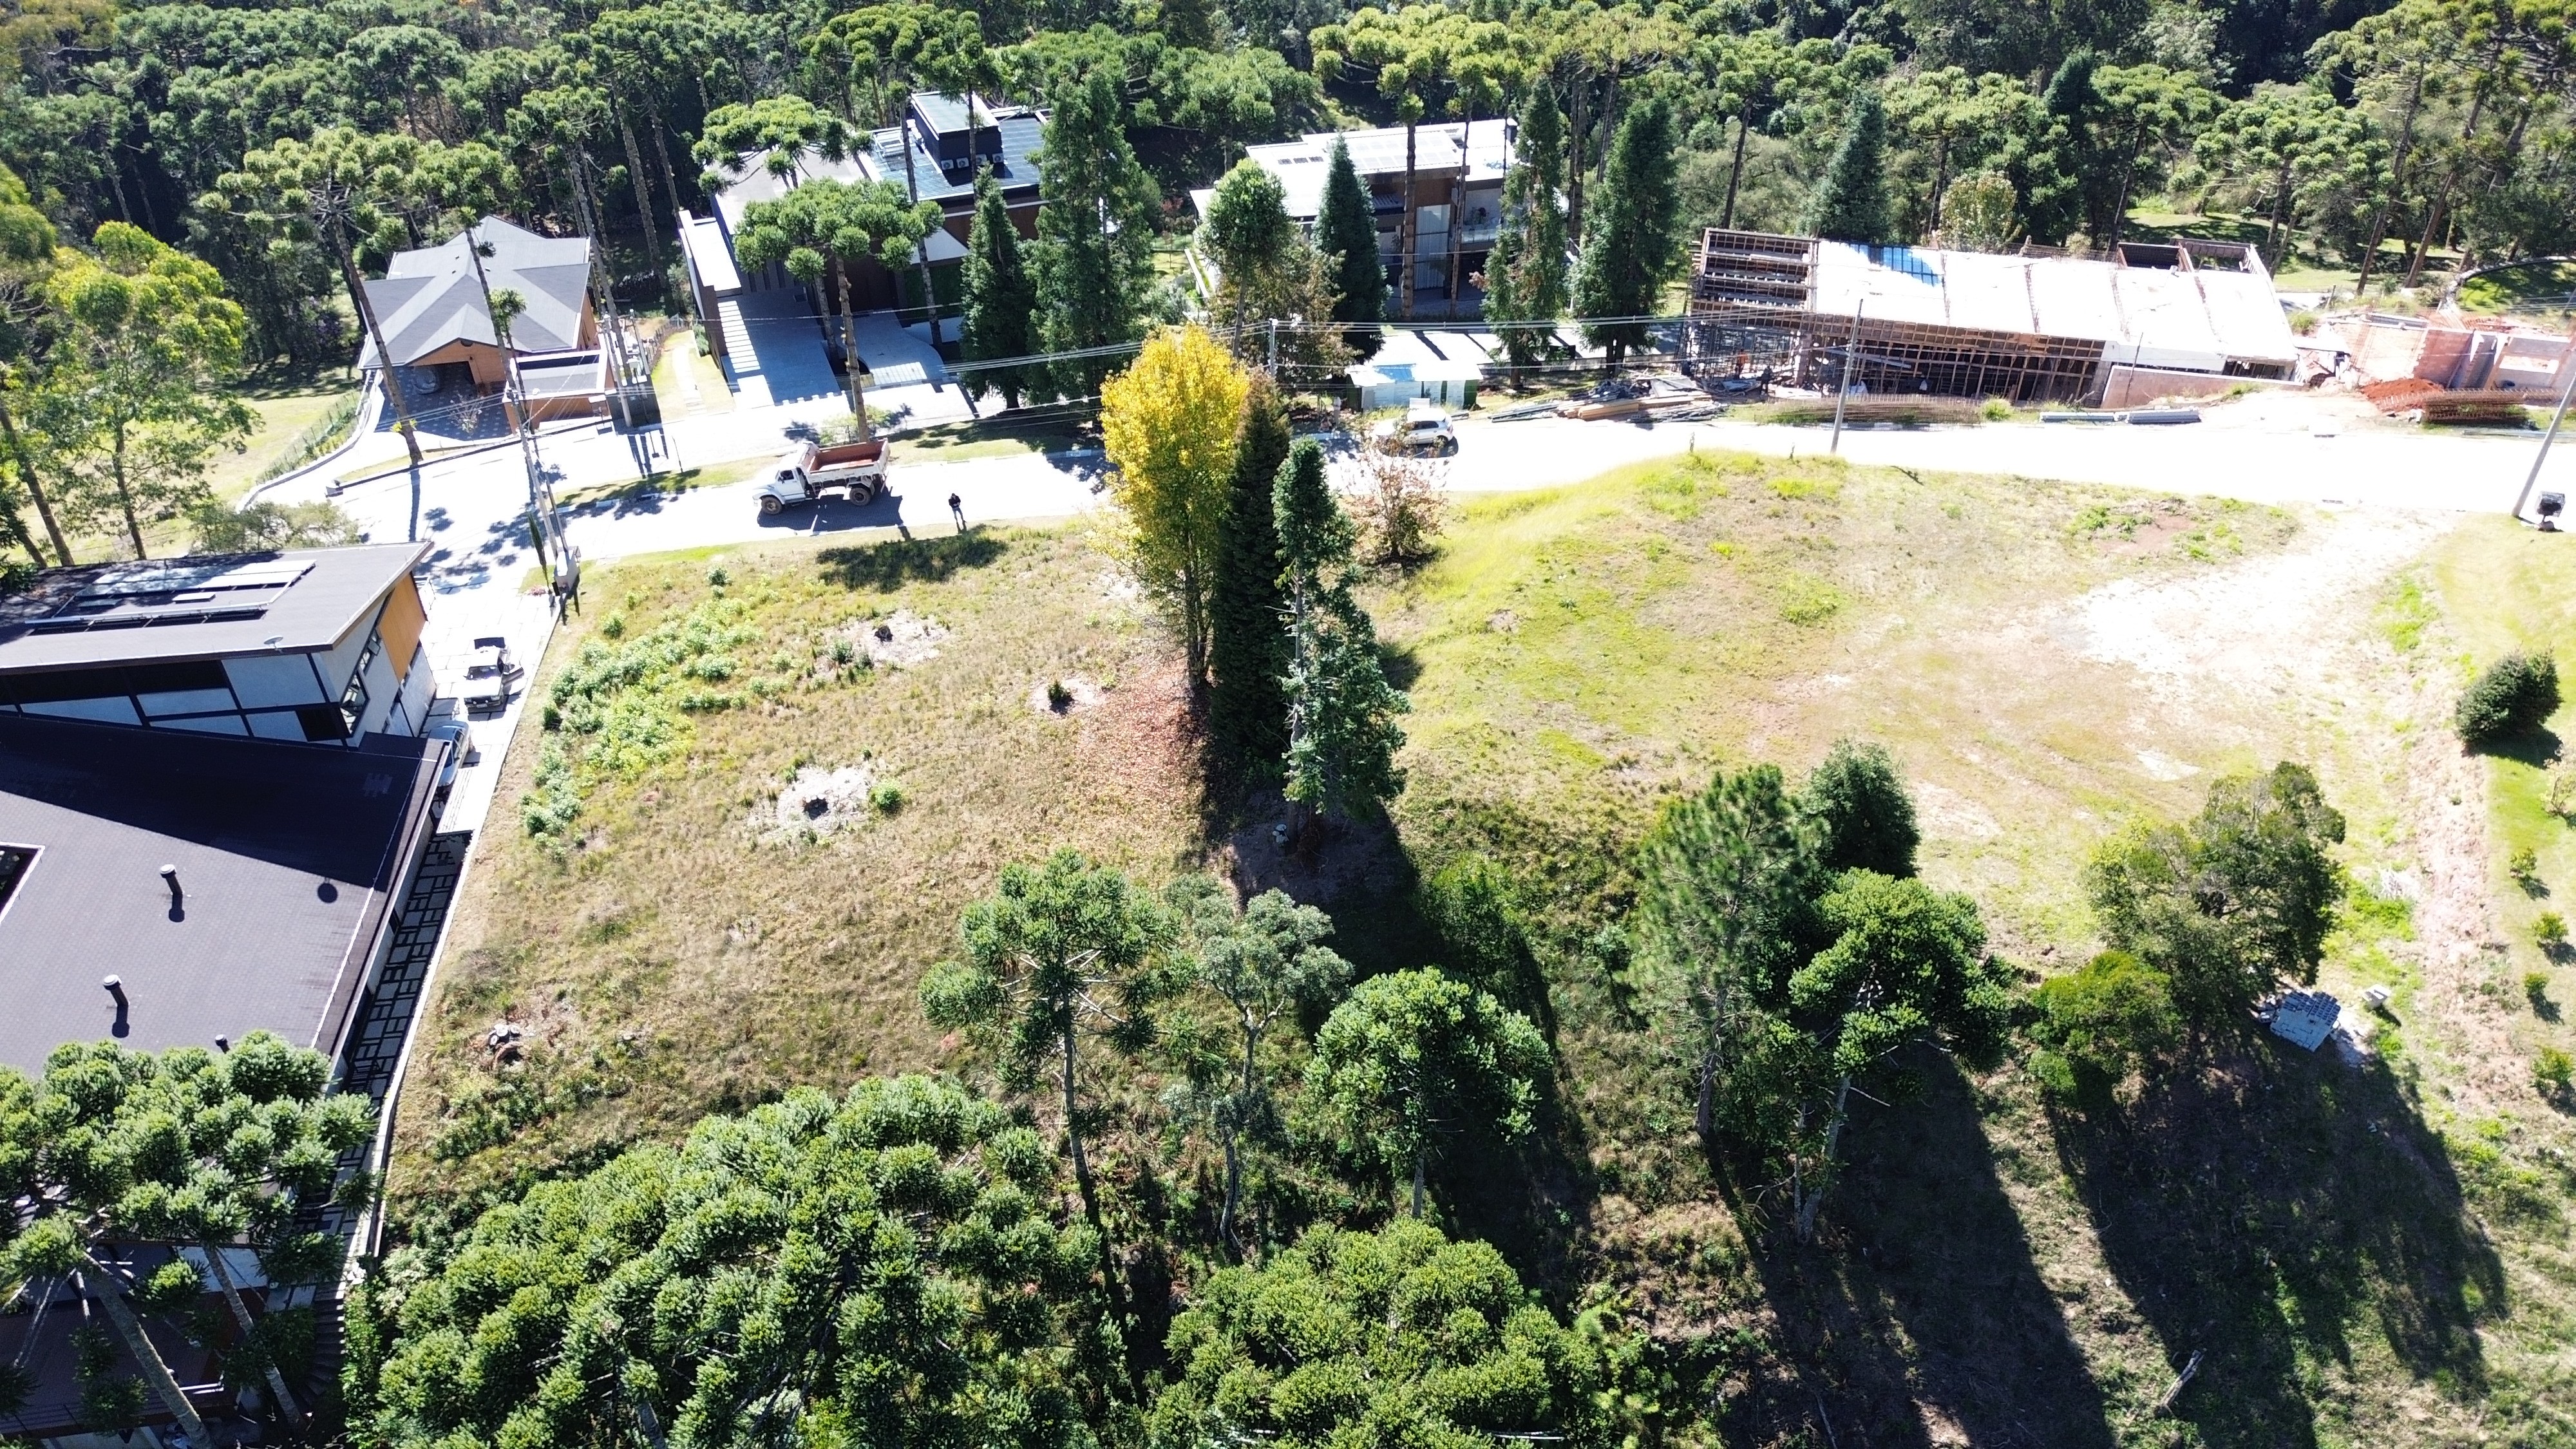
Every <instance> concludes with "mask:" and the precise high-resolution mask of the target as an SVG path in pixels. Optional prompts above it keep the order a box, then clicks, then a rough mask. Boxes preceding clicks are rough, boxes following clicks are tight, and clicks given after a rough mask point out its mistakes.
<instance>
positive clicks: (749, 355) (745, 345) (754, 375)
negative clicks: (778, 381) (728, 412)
mask: <svg viewBox="0 0 2576 1449" xmlns="http://www.w3.org/2000/svg"><path fill="white" fill-rule="evenodd" d="M716 332H717V334H718V335H719V336H721V337H723V338H724V366H725V374H726V377H727V379H728V380H729V381H731V382H732V383H733V387H734V391H735V392H737V393H740V392H746V391H750V390H752V389H754V388H757V389H758V390H759V391H760V392H762V393H763V394H766V393H767V392H768V379H767V378H765V377H763V376H762V375H761V371H760V354H759V353H757V352H754V351H753V350H752V347H751V325H750V324H749V323H747V322H745V321H744V320H743V317H742V299H741V298H739V297H728V298H725V299H724V300H722V301H719V302H717V303H716ZM755 379H758V381H757V382H755V381H754V380H755ZM768 400H769V399H768V398H767V397H766V396H762V397H759V398H750V399H744V401H745V402H746V403H760V402H766V401H768Z"/></svg>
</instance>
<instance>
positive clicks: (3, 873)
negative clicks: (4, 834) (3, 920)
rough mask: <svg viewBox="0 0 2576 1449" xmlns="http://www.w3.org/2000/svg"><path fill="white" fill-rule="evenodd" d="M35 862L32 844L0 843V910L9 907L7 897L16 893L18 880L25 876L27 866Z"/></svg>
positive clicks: (34, 849) (23, 878)
mask: <svg viewBox="0 0 2576 1449" xmlns="http://www.w3.org/2000/svg"><path fill="white" fill-rule="evenodd" d="M35 863H36V848H35V847H34V846H32V845H0V911H5V910H7V909H9V898H10V897H11V896H14V895H16V894H17V893H18V882H20V881H22V880H25V879H26V878H27V867H29V866H31V865H34V864H35Z"/></svg>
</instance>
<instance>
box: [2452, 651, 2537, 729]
mask: <svg viewBox="0 0 2576 1449" xmlns="http://www.w3.org/2000/svg"><path fill="white" fill-rule="evenodd" d="M2557 712H2558V661H2557V660H2556V659H2555V658H2554V657H2552V656H2550V655H2547V654H2526V653H2523V652H2522V651H2521V650H2518V649H2517V650H2515V651H2514V652H2513V653H2511V654H2507V655H2506V656H2504V657H2503V658H2502V659H2499V660H2497V661H2496V662H2495V663H2493V664H2490V665H2488V666H2487V668H2486V672H2485V673H2483V674H2481V675H2479V676H2478V677H2477V682H2475V683H2473V684H2471V685H2470V686H2469V687H2468V690H2467V692H2466V693H2464V694H2462V695H2461V696H2460V705H2459V709H2458V711H2457V712H2456V714H2455V715H2454V717H2453V722H2454V723H2455V724H2456V725H2457V726H2458V728H2459V731H2460V738H2461V739H2462V740H2465V741H2467V742H2468V743H2470V744H2472V745H2483V744H2488V743H2491V742H2493V741H2496V740H2502V739H2510V738H2512V737H2513V736H2515V735H2518V734H2524V733H2527V732H2529V731H2531V730H2535V729H2538V728H2539V727H2540V726H2541V724H2542V723H2543V722H2544V721H2546V720H2547V719H2548V718H2549V717H2550V716H2551V715H2553V714H2556V713H2557Z"/></svg>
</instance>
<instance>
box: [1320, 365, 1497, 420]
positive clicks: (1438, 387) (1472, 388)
mask: <svg viewBox="0 0 2576 1449" xmlns="http://www.w3.org/2000/svg"><path fill="white" fill-rule="evenodd" d="M1484 380H1485V369H1483V368H1482V367H1479V366H1477V365H1476V364H1475V363H1472V362H1461V361H1456V360H1453V359H1440V360H1432V361H1424V362H1378V363H1367V362H1364V363H1361V364H1360V365H1358V366H1357V367H1354V368H1352V369H1351V386H1352V387H1354V388H1356V389H1358V390H1359V409H1360V411H1361V412H1364V413H1365V412H1375V411H1377V410H1378V409H1379V408H1400V407H1402V406H1404V405H1405V404H1406V403H1409V402H1411V401H1413V400H1414V399H1415V398H1427V399H1429V400H1430V401H1432V402H1435V403H1438V404H1440V405H1441V406H1443V407H1453V408H1472V407H1474V406H1475V405H1476V385H1477V384H1478V383H1480V382H1483V381H1484Z"/></svg>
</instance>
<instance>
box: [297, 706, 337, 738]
mask: <svg viewBox="0 0 2576 1449" xmlns="http://www.w3.org/2000/svg"><path fill="white" fill-rule="evenodd" d="M295 721H296V723H298V724H300V725H302V726H304V737H305V738H306V739H308V740H345V739H347V738H348V737H349V721H348V719H347V717H346V716H344V715H342V714H341V713H340V706H338V705H336V704H308V705H306V706H304V707H303V708H302V709H299V710H297V711H296V712H295Z"/></svg>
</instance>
